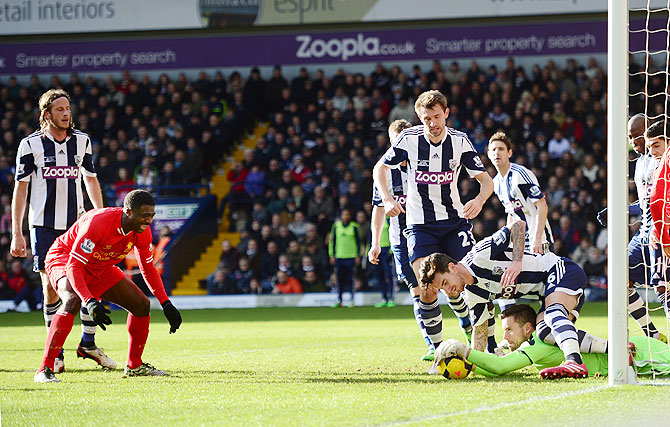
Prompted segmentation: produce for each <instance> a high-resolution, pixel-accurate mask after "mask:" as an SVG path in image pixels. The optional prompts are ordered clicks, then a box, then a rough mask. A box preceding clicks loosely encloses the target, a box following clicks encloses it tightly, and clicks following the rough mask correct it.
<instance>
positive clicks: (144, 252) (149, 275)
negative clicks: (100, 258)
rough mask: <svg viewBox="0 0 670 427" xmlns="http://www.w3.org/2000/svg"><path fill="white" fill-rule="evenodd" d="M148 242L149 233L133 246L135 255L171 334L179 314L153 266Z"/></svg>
mask: <svg viewBox="0 0 670 427" xmlns="http://www.w3.org/2000/svg"><path fill="white" fill-rule="evenodd" d="M149 242H151V233H149V234H147V235H146V237H143V240H142V241H141V242H138V244H137V246H135V257H137V259H138V260H139V261H140V262H139V267H140V273H142V277H144V281H145V282H146V283H147V286H149V289H150V290H151V293H152V294H154V296H155V297H156V298H157V299H158V302H160V303H161V307H163V314H164V315H165V318H166V319H167V320H168V322H169V323H170V333H171V334H173V333H175V332H177V329H179V326H181V314H180V313H179V310H177V308H176V307H175V306H174V305H173V304H172V302H171V301H170V300H169V299H168V296H167V293H166V292H165V286H164V285H163V280H162V279H161V276H160V274H158V270H156V266H154V257H153V254H152V253H151V250H150V245H149Z"/></svg>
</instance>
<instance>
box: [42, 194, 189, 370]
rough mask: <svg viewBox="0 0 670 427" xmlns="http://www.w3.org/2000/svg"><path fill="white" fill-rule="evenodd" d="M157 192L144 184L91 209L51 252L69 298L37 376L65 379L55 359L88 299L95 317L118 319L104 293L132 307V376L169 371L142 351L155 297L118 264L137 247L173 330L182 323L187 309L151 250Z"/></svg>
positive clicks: (49, 266) (51, 270)
mask: <svg viewBox="0 0 670 427" xmlns="http://www.w3.org/2000/svg"><path fill="white" fill-rule="evenodd" d="M155 204H156V202H155V201H154V198H153V197H152V196H151V194H150V193H149V192H147V191H144V190H133V191H131V192H130V193H128V195H126V197H125V199H124V201H123V208H104V209H94V210H91V211H89V212H87V213H85V214H84V215H83V216H82V217H81V218H79V220H78V221H77V222H76V223H75V224H74V225H73V226H72V227H70V229H69V230H68V231H67V233H65V234H64V235H62V236H61V237H59V238H58V239H57V240H56V242H55V243H54V244H53V246H51V249H49V252H48V254H47V259H46V270H47V273H48V274H49V279H50V280H51V285H52V286H54V287H55V288H56V292H57V293H58V295H59V296H60V298H61V300H63V306H62V307H61V308H60V309H59V310H58V312H57V313H56V316H55V317H54V320H53V322H52V323H51V328H50V329H49V334H48V335H47V340H46V344H45V346H44V357H43V359H42V364H41V365H40V369H39V370H38V371H37V372H36V373H35V382H40V383H45V382H59V381H60V380H58V379H57V378H56V376H55V375H54V373H53V368H54V359H55V358H56V356H57V355H58V353H59V352H60V350H61V348H62V347H63V343H65V339H66V338H67V336H68V334H69V333H70V330H71V329H72V324H73V322H74V316H75V314H76V313H77V312H78V311H79V308H80V306H81V303H82V301H84V303H85V305H86V307H88V312H89V313H90V314H91V317H93V320H94V321H95V323H96V324H98V325H99V326H100V327H101V328H102V329H103V330H104V329H106V328H105V325H109V324H111V323H112V320H111V319H110V318H109V316H108V313H109V312H110V311H109V310H107V309H106V308H105V307H104V306H103V305H102V303H101V302H100V299H105V300H107V301H110V302H113V303H114V304H117V305H118V306H120V307H123V308H124V309H126V310H127V311H128V321H127V328H128V333H129V334H130V340H129V342H128V362H127V365H126V369H125V375H126V376H139V375H153V376H159V375H167V373H166V372H165V371H161V370H158V369H156V368H154V367H153V366H151V365H150V364H148V363H142V352H143V351H144V345H145V344H146V342H147V337H148V335H149V319H150V313H149V299H148V298H147V297H146V296H145V295H144V294H143V293H142V291H140V289H139V288H138V287H137V285H135V283H133V281H132V280H130V278H129V277H128V276H126V274H125V273H124V272H123V271H122V270H121V269H120V268H119V267H117V266H116V264H118V263H119V262H120V261H121V260H123V258H125V256H126V254H128V252H130V250H131V249H133V247H134V248H135V256H136V257H137V259H138V260H139V261H140V271H141V273H142V277H144V280H145V282H146V283H147V285H148V286H149V289H151V292H152V293H153V294H154V295H155V296H156V298H158V301H159V302H160V303H161V306H162V307H163V314H165V317H166V318H167V320H168V322H169V323H170V333H173V332H176V331H177V329H179V326H180V325H181V315H180V314H179V311H178V310H177V309H176V308H175V306H174V305H172V302H170V300H169V299H168V296H167V294H166V292H165V288H164V287H163V281H162V280H161V277H160V275H159V274H158V271H156V267H154V265H153V255H152V253H151V240H152V239H151V228H150V227H149V226H150V225H151V222H152V221H153V218H154V215H155Z"/></svg>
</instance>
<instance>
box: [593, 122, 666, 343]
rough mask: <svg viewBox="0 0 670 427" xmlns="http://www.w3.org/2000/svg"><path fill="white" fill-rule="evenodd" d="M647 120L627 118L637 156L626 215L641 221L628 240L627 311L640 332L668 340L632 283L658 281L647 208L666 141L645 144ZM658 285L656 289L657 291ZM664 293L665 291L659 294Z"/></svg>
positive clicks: (603, 217) (602, 218) (603, 215)
mask: <svg viewBox="0 0 670 427" xmlns="http://www.w3.org/2000/svg"><path fill="white" fill-rule="evenodd" d="M648 124H649V122H648V120H647V118H646V117H645V115H644V114H636V115H634V116H633V117H631V118H630V120H629V121H628V141H629V143H630V145H631V146H632V147H633V150H635V152H636V153H637V154H639V155H640V157H638V159H637V161H636V163H635V186H636V187H637V198H638V201H637V202H636V203H633V204H631V205H630V206H629V207H628V214H629V215H640V216H641V218H642V220H641V223H640V228H639V229H638V231H637V233H635V235H634V236H633V238H632V239H630V242H629V243H628V278H629V281H628V312H629V313H630V315H631V317H633V319H635V321H636V322H637V323H638V324H639V325H640V327H641V328H642V331H643V332H644V333H645V334H646V335H647V336H650V337H652V338H657V339H660V340H663V341H667V338H665V336H664V335H663V334H662V333H660V332H659V331H658V329H656V326H655V325H654V323H653V322H652V321H651V318H650V317H649V314H648V313H647V310H646V308H645V307H644V304H643V302H642V298H641V297H640V295H639V294H638V293H637V292H636V290H635V287H634V285H635V283H638V284H640V285H643V286H657V285H658V281H659V273H660V266H661V265H662V256H661V251H660V250H659V249H656V250H655V249H653V248H652V247H651V245H650V242H651V239H650V233H651V231H652V229H653V227H652V225H653V223H652V219H651V210H650V208H649V206H650V205H649V197H650V196H651V189H652V185H653V183H654V173H655V171H656V168H657V167H658V164H659V159H660V157H661V156H662V155H663V151H664V150H665V146H666V142H665V139H664V138H662V139H656V138H655V137H651V140H649V141H648V142H652V141H654V143H653V146H651V145H650V147H649V150H647V148H646V144H645V130H646V129H647V126H648ZM651 128H653V129H655V130H653V129H652V131H651V132H652V135H654V136H658V135H659V131H660V135H662V133H663V123H662V122H659V124H654V125H652V126H651V127H650V129H651ZM598 221H599V222H600V223H601V224H602V225H603V226H606V225H607V209H603V210H602V211H600V212H599V213H598ZM658 289H659V288H657V290H658ZM661 294H662V295H663V296H665V294H664V293H662V292H661V293H660V294H659V295H661Z"/></svg>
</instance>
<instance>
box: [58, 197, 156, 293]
mask: <svg viewBox="0 0 670 427" xmlns="http://www.w3.org/2000/svg"><path fill="white" fill-rule="evenodd" d="M122 215H123V208H102V209H92V210H90V211H88V212H86V213H85V214H84V215H82V216H81V218H79V219H78V220H77V222H75V223H74V224H73V225H72V227H70V228H69V229H68V231H67V232H66V233H65V234H63V235H61V236H60V237H59V238H58V239H56V241H55V242H54V244H53V245H52V246H51V248H50V249H49V252H48V255H47V259H48V258H52V257H58V256H62V255H66V254H69V259H68V262H67V272H68V274H67V276H68V279H70V284H71V285H72V287H73V288H74V290H75V291H76V292H77V294H79V296H80V297H81V299H82V301H83V302H86V301H88V300H89V299H91V298H93V295H92V294H91V292H90V291H89V289H88V287H87V286H86V283H85V280H84V279H83V278H84V275H83V272H84V271H86V272H87V273H89V274H93V275H96V276H97V275H100V274H101V273H104V271H105V270H106V269H109V268H110V267H112V266H114V265H116V264H118V263H119V262H121V261H122V260H123V259H124V258H125V257H126V255H127V254H128V252H130V250H131V249H133V248H134V249H135V256H136V258H137V259H138V261H139V266H140V271H141V273H142V276H143V277H144V280H145V281H146V283H147V285H148V286H149V288H150V289H151V292H152V293H153V294H154V295H155V296H156V298H158V300H159V301H160V303H161V304H162V303H163V302H165V301H167V299H168V296H167V294H166V292H165V288H164V286H163V281H162V280H161V277H160V275H159V274H158V271H157V270H156V267H155V266H154V264H153V261H154V257H153V254H152V247H151V241H152V237H151V228H150V227H147V228H146V229H145V230H144V231H143V232H142V233H136V232H134V231H131V232H129V233H128V234H124V232H123V228H122V227H121V216H122Z"/></svg>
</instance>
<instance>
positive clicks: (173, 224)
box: [151, 203, 200, 236]
mask: <svg viewBox="0 0 670 427" xmlns="http://www.w3.org/2000/svg"><path fill="white" fill-rule="evenodd" d="M199 207H200V204H199V203H159V204H157V205H156V216H154V222H153V223H151V232H152V234H153V235H154V236H158V232H159V231H160V229H161V228H162V227H163V226H165V225H167V226H168V227H170V230H171V231H172V234H173V235H176V234H177V233H178V232H179V230H180V229H181V228H182V227H183V226H184V224H185V223H186V221H187V220H188V219H189V218H190V217H191V215H193V214H194V213H195V211H197V210H198V208H199Z"/></svg>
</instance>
